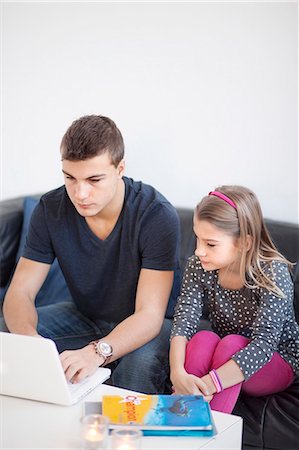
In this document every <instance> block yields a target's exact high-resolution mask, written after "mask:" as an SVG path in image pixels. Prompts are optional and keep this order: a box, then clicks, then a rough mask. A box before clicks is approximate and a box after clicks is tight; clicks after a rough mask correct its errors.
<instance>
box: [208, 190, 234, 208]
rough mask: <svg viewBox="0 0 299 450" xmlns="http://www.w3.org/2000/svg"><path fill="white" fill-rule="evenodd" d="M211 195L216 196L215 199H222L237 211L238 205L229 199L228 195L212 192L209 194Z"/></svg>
mask: <svg viewBox="0 0 299 450" xmlns="http://www.w3.org/2000/svg"><path fill="white" fill-rule="evenodd" d="M209 195H215V197H219V198H221V199H222V200H224V201H225V202H226V203H228V204H229V205H230V206H232V207H233V208H235V209H237V206H236V204H235V203H234V202H233V201H232V200H231V199H230V198H228V197H227V196H226V195H224V194H222V192H219V191H212V192H209Z"/></svg>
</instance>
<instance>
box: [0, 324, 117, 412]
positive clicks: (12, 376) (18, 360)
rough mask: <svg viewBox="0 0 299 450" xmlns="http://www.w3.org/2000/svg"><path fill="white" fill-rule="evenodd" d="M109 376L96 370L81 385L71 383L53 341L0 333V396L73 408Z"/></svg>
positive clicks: (108, 370) (105, 369)
mask: <svg viewBox="0 0 299 450" xmlns="http://www.w3.org/2000/svg"><path fill="white" fill-rule="evenodd" d="M110 374H111V370H110V369H107V368H106V367H99V368H98V369H97V371H96V372H95V373H94V374H93V375H91V376H89V377H87V378H85V379H84V380H83V381H82V382H80V383H77V384H71V383H69V382H67V380H66V378H65V375H64V371H63V368H62V365H61V362H60V359H59V354H58V351H57V348H56V346H55V344H54V342H53V341H51V340H50V339H45V338H38V337H32V336H23V335H19V334H12V333H3V332H0V394H3V395H10V396H13V397H19V398H27V399H30V400H39V401H42V402H49V403H57V404H61V405H73V404H74V403H77V402H78V401H79V400H80V399H81V398H83V397H84V396H85V395H87V394H88V393H89V392H90V391H92V390H93V389H94V388H95V387H96V386H98V385H99V384H101V383H103V382H104V381H106V380H107V379H108V378H109V377H110Z"/></svg>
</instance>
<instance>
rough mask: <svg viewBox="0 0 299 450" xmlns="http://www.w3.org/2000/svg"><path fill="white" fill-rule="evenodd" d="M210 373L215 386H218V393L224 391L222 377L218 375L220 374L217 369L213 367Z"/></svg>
mask: <svg viewBox="0 0 299 450" xmlns="http://www.w3.org/2000/svg"><path fill="white" fill-rule="evenodd" d="M209 375H210V377H211V378H212V381H213V383H214V386H215V388H216V393H217V394H219V392H222V391H223V386H222V384H221V381H220V378H219V377H218V374H217V372H216V370H215V369H212V370H211V371H210V372H209Z"/></svg>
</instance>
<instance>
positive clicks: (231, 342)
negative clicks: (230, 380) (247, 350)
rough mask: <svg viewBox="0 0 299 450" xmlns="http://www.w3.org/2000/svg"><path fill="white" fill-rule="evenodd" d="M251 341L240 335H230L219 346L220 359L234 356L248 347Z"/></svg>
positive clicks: (218, 354) (217, 350) (217, 351)
mask: <svg viewBox="0 0 299 450" xmlns="http://www.w3.org/2000/svg"><path fill="white" fill-rule="evenodd" d="M249 342H250V340H249V339H248V338H246V337H244V336H240V335H239V334H229V335H227V336H225V337H224V338H222V339H221V341H220V342H219V344H218V345H217V349H216V353H217V355H216V356H218V357H220V358H224V359H225V358H228V357H231V356H232V355H234V354H235V353H236V352H238V351H239V350H241V349H242V348H244V347H246V345H248V343H249Z"/></svg>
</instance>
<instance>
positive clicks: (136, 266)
mask: <svg viewBox="0 0 299 450" xmlns="http://www.w3.org/2000/svg"><path fill="white" fill-rule="evenodd" d="M123 180H124V183H125V199H124V205H123V208H122V212H121V214H120V216H119V218H118V221H117V223H116V225H115V227H114V229H113V230H112V232H111V233H110V235H109V236H108V237H107V238H106V239H104V240H101V239H99V238H98V237H97V236H96V235H95V234H94V233H93V232H92V231H91V229H90V228H89V226H88V225H87V222H86V220H85V218H84V217H82V216H81V215H80V214H79V213H78V212H77V211H76V209H75V207H74V205H73V204H72V202H71V201H70V199H69V197H68V194H67V192H66V189H65V187H64V186H62V187H60V188H58V189H55V190H53V191H51V192H48V193H47V194H45V195H43V196H42V197H41V199H40V202H39V203H38V205H37V207H36V208H35V210H34V212H33V214H32V218H31V222H30V227H29V232H28V236H27V240H26V245H25V249H24V252H23V256H24V257H25V258H28V259H31V260H34V261H39V262H43V263H47V264H51V263H52V262H53V260H54V258H55V257H57V259H58V262H59V264H60V267H61V269H62V272H63V274H64V277H65V280H66V283H67V285H68V288H69V290H70V292H71V295H72V297H73V299H74V302H75V304H76V306H77V308H78V310H79V311H80V312H81V313H82V314H84V315H85V316H86V317H89V318H90V319H92V320H96V319H102V320H105V321H108V322H113V323H119V322H121V321H122V320H124V319H125V318H126V317H128V316H129V315H131V314H133V312H134V309H135V296H136V288H137V283H138V278H139V274H140V270H141V269H142V268H145V269H154V270H171V271H172V270H177V269H178V268H179V239H180V238H179V219H178V216H177V213H176V210H175V208H174V207H173V206H172V205H171V204H170V203H169V202H168V201H167V200H166V199H165V198H164V197H163V196H162V195H161V194H160V193H159V192H158V191H156V190H155V189H154V188H153V187H151V186H149V185H146V184H144V183H142V182H135V181H133V180H132V179H130V178H127V177H124V178H123Z"/></svg>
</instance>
